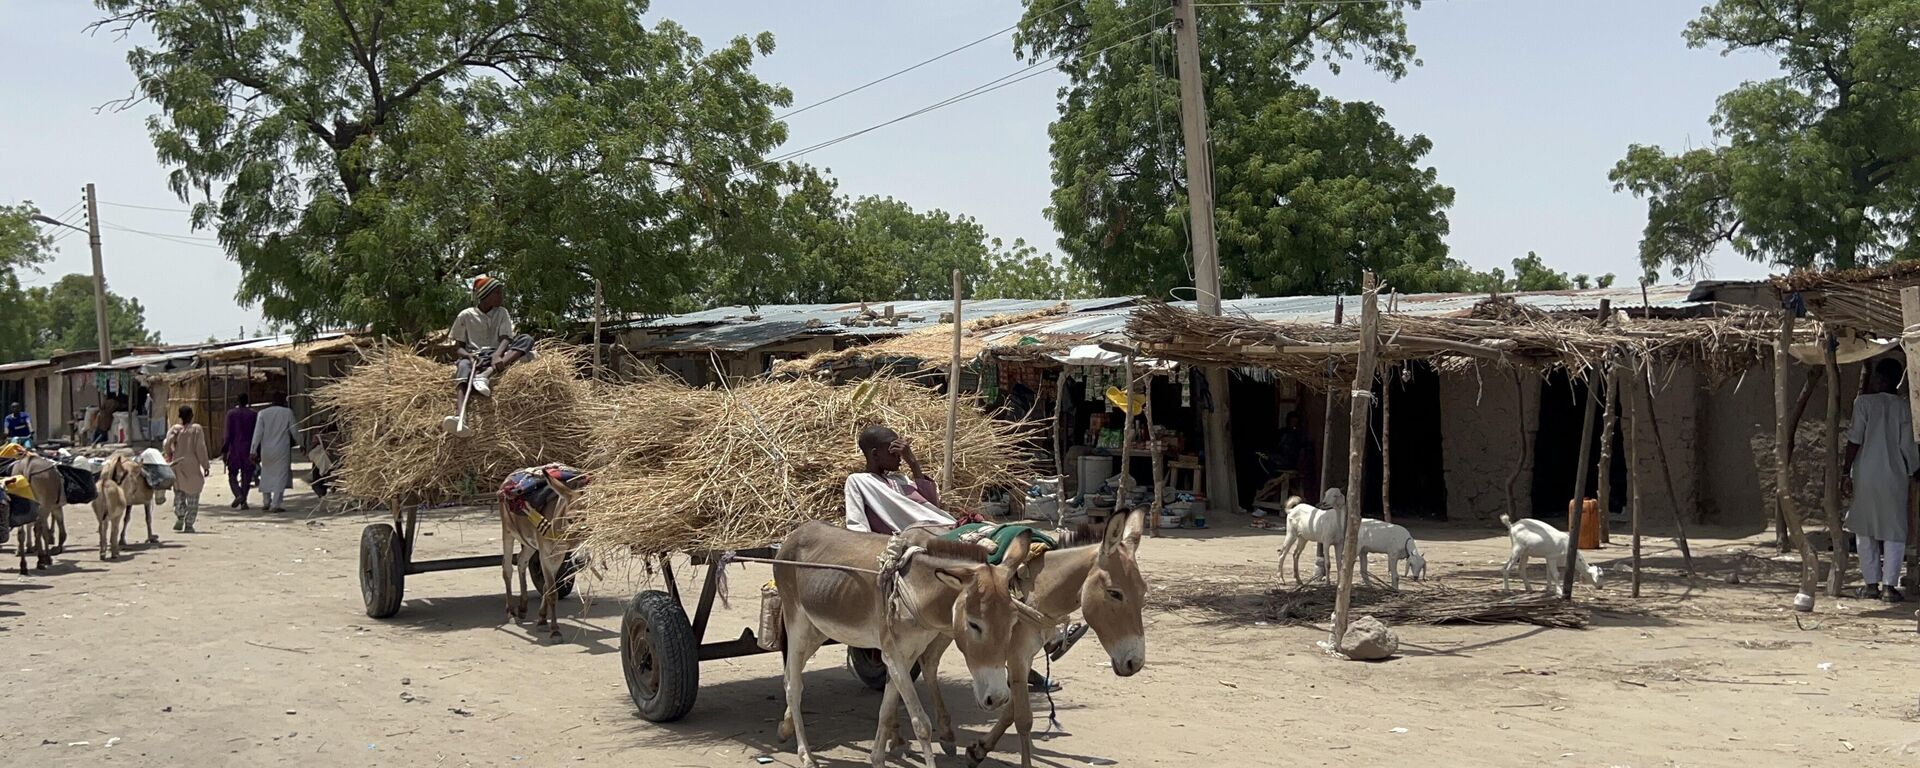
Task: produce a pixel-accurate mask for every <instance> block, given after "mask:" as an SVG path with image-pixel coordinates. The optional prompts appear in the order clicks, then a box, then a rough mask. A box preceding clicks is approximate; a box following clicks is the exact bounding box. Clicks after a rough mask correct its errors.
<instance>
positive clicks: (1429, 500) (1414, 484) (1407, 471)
mask: <svg viewBox="0 0 1920 768" xmlns="http://www.w3.org/2000/svg"><path fill="white" fill-rule="evenodd" d="M1392 370H1393V371H1394V375H1393V376H1390V377H1386V379H1390V380H1386V379H1383V380H1382V381H1380V382H1378V383H1376V384H1375V385H1374V395H1375V396H1374V398H1373V401H1374V402H1373V418H1372V420H1371V421H1369V422H1368V423H1369V428H1368V430H1367V432H1368V439H1367V458H1366V473H1367V476H1366V478H1365V479H1366V482H1363V483H1361V484H1360V486H1361V487H1362V488H1364V489H1365V491H1366V494H1365V496H1364V498H1363V499H1362V502H1361V503H1362V505H1363V506H1362V507H1361V510H1362V511H1363V512H1364V513H1365V514H1366V515H1367V516H1368V517H1376V518H1377V517H1380V516H1381V514H1382V505H1381V498H1380V489H1381V488H1382V485H1383V484H1382V483H1381V482H1380V481H1381V479H1382V473H1381V468H1382V461H1381V459H1382V453H1381V442H1380V438H1381V435H1382V430H1381V427H1382V426H1383V425H1384V424H1385V421H1384V419H1383V418H1382V409H1381V405H1382V403H1381V398H1382V397H1383V396H1384V394H1385V389H1384V388H1385V387H1389V386H1391V387H1393V411H1392V413H1391V415H1390V417H1391V418H1392V419H1393V429H1392V431H1391V433H1390V435H1389V436H1390V438H1391V439H1392V440H1393V446H1394V452H1393V478H1392V481H1391V482H1392V484H1393V514H1394V517H1396V518H1401V517H1413V518H1419V519H1423V520H1445V519H1447V476H1446V468H1445V466H1444V462H1443V460H1442V457H1444V456H1445V455H1446V453H1445V446H1443V445H1442V444H1441V442H1440V431H1441V430H1440V377H1439V375H1438V374H1436V373H1434V370H1433V366H1430V365H1428V364H1426V363H1424V362H1408V363H1404V364H1401V365H1400V366H1398V367H1396V368H1394V369H1392ZM1341 458H1342V460H1344V458H1345V457H1341Z"/></svg>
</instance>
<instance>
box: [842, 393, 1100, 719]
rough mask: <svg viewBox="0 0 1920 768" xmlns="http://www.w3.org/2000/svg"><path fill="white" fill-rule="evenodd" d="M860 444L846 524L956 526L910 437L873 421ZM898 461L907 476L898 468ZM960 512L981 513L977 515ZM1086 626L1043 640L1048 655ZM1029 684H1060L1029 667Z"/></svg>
mask: <svg viewBox="0 0 1920 768" xmlns="http://www.w3.org/2000/svg"><path fill="white" fill-rule="evenodd" d="M858 445H859V447H860V453H861V454H862V455H863V456H865V457H866V460H867V468H866V470H865V471H862V472H857V473H854V474H851V475H848V476H847V492H846V503H847V509H846V515H847V518H846V525H847V530H849V531H864V532H869V533H885V534H894V533H899V532H901V531H904V530H907V529H908V528H912V527H916V526H917V527H922V528H928V529H931V530H932V531H934V532H945V531H946V530H948V529H950V528H952V527H953V526H954V524H955V523H956V522H957V521H956V520H955V516H954V515H951V514H948V513H947V511H946V510H944V509H942V508H941V507H940V489H939V487H938V486H936V485H934V482H933V478H931V477H928V476H927V473H926V472H924V471H922V470H921V468H920V457H918V456H915V455H914V453H913V443H912V442H911V441H909V440H907V439H906V438H904V437H901V436H900V435H899V433H896V432H894V431H893V430H892V429H889V428H887V427H886V426H884V425H880V424H875V425H873V426H870V427H867V428H866V429H863V430H861V431H860V438H859V442H858ZM902 463H904V464H906V465H907V471H908V473H910V476H909V475H907V474H901V472H900V465H901V464H902ZM962 517H966V518H968V519H970V520H972V521H978V520H979V519H980V518H979V516H978V515H962ZM1086 631H1087V630H1086V625H1085V624H1075V625H1074V626H1072V627H1069V628H1068V629H1067V630H1066V631H1065V632H1062V633H1061V635H1060V636H1059V637H1056V638H1054V639H1053V640H1051V641H1049V642H1048V643H1047V648H1046V650H1047V655H1048V656H1050V657H1051V658H1052V659H1053V660H1055V661H1058V660H1059V659H1060V657H1061V656H1064V655H1066V653H1067V649H1068V648H1072V647H1073V644H1074V643H1075V642H1077V641H1079V639H1080V637H1081V636H1082V635H1085V634H1086ZM1027 685H1028V687H1030V688H1032V689H1033V690H1035V691H1058V690H1060V685H1059V684H1058V683H1056V682H1053V681H1050V680H1048V679H1047V678H1046V676H1044V675H1041V674H1040V673H1039V672H1035V671H1032V670H1028V672H1027Z"/></svg>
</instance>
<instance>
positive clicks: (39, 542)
mask: <svg viewBox="0 0 1920 768" xmlns="http://www.w3.org/2000/svg"><path fill="white" fill-rule="evenodd" d="M9 471H10V472H11V473H12V474H15V475H20V476H23V477H25V478H27V486H28V487H30V488H32V489H33V499H34V505H35V506H36V507H38V509H36V510H35V513H34V516H33V522H31V523H28V524H26V525H23V526H20V534H19V537H18V547H17V549H18V550H19V552H20V575H22V576H25V575H27V549H28V548H29V547H31V548H32V549H33V551H34V568H35V569H36V570H42V571H44V570H46V569H48V568H51V567H53V556H54V555H58V554H61V553H63V552H65V551H66V542H67V516H66V513H65V506H66V503H67V493H66V486H65V485H63V484H62V483H61V482H60V470H59V465H57V464H54V463H53V461H52V460H50V459H47V458H46V457H43V456H32V455H28V456H22V457H20V458H19V459H16V460H14V462H13V466H12V467H11V468H10V470H9ZM56 530H57V531H59V538H58V539H57V540H56V539H55V534H54V532H55V531H56Z"/></svg>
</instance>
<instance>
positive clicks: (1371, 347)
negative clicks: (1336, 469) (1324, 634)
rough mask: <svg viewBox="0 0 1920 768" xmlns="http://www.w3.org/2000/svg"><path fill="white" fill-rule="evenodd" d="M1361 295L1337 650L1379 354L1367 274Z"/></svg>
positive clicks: (1336, 607) (1349, 598)
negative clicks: (1369, 401) (1377, 356)
mask: <svg viewBox="0 0 1920 768" xmlns="http://www.w3.org/2000/svg"><path fill="white" fill-rule="evenodd" d="M1363 286H1364V289H1363V290H1362V291H1361V293H1360V357H1359V359H1358V360H1356V361H1355V362H1354V372H1353V395H1352V398H1353V399H1352V407H1351V408H1349V409H1348V414H1349V415H1348V417H1347V508H1346V510H1344V517H1345V522H1344V527H1345V532H1344V533H1343V534H1342V536H1341V544H1340V552H1339V557H1340V587H1339V591H1338V593H1337V594H1336V596H1335V598H1334V603H1333V637H1332V639H1331V644H1330V645H1329V647H1330V648H1338V647H1339V645H1340V638H1342V637H1344V636H1346V634H1347V623H1348V619H1349V616H1348V611H1349V610H1350V609H1351V608H1352V607H1353V565H1354V563H1355V562H1356V561H1357V560H1358V559H1359V558H1358V555H1359V549H1360V506H1361V505H1360V500H1361V499H1362V498H1363V496H1362V493H1363V491H1362V490H1360V489H1361V487H1362V485H1363V483H1362V480H1364V479H1365V476H1366V471H1367V462H1366V459H1367V419H1368V418H1369V417H1371V416H1372V415H1373V409H1372V408H1370V407H1369V406H1370V405H1371V404H1370V403H1368V402H1367V401H1368V400H1371V399H1373V361H1374V355H1375V354H1376V353H1377V352H1378V351H1379V344H1380V339H1379V331H1380V289H1379V287H1378V286H1376V285H1375V284H1374V280H1373V273H1372V272H1368V273H1366V276H1365V278H1364V279H1363Z"/></svg>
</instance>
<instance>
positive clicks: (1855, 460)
mask: <svg viewBox="0 0 1920 768" xmlns="http://www.w3.org/2000/svg"><path fill="white" fill-rule="evenodd" d="M1903 373H1904V370H1903V366H1902V365H1901V364H1900V361H1898V360H1894V359H1891V358H1888V359H1883V360H1881V361H1880V362H1879V363H1878V364H1876V365H1874V367H1873V376H1872V378H1871V379H1870V380H1869V381H1868V386H1867V392H1866V394H1863V395H1861V396H1859V397H1858V398H1855V399H1854V401H1853V423H1852V424H1850V425H1848V427H1847V467H1846V470H1847V471H1846V474H1847V476H1848V477H1849V478H1850V480H1851V483H1852V486H1853V506H1852V507H1850V508H1849V509H1848V510H1847V530H1849V531H1852V532H1853V535H1854V539H1855V543H1856V544H1858V545H1859V548H1860V575H1861V577H1862V578H1863V579H1864V580H1865V581H1866V585H1865V586H1863V587H1861V588H1860V597H1861V599H1867V600H1871V599H1880V600H1885V601H1887V602H1890V603H1897V602H1900V601H1902V600H1904V599H1905V596H1903V595H1901V594H1900V590H1899V589H1898V585H1899V583H1900V563H1901V559H1902V558H1904V557H1906V551H1907V479H1908V478H1909V477H1911V476H1912V475H1913V473H1914V470H1916V469H1920V449H1917V448H1916V446H1915V445H1914V441H1913V414H1912V412H1911V411H1909V410H1908V407H1907V400H1906V398H1904V397H1901V396H1900V394H1899V391H1898V390H1899V388H1900V377H1901V375H1902V374H1903Z"/></svg>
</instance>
